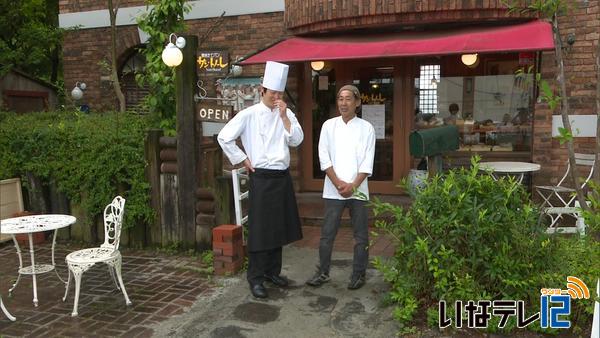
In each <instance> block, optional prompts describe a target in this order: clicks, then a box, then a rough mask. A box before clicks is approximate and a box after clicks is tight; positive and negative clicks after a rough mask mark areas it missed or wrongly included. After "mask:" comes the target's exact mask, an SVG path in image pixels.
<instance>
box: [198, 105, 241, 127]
mask: <svg viewBox="0 0 600 338" xmlns="http://www.w3.org/2000/svg"><path fill="white" fill-rule="evenodd" d="M196 109H197V111H198V120H199V121H203V122H220V123H227V121H229V119H231V117H232V115H233V107H232V106H223V105H220V104H210V103H199V104H198V105H197V106H196Z"/></svg>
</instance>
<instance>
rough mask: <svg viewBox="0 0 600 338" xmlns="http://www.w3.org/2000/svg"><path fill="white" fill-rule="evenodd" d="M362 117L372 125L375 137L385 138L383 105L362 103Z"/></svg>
mask: <svg viewBox="0 0 600 338" xmlns="http://www.w3.org/2000/svg"><path fill="white" fill-rule="evenodd" d="M362 118H363V119H364V120H365V121H368V122H370V123H371V124H372V125H373V128H375V137H376V138H377V139H384V138H385V105H383V104H363V106H362Z"/></svg>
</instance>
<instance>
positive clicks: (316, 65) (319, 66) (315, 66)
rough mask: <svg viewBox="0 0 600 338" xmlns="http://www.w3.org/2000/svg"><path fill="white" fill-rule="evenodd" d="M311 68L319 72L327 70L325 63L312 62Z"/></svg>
mask: <svg viewBox="0 0 600 338" xmlns="http://www.w3.org/2000/svg"><path fill="white" fill-rule="evenodd" d="M310 68H312V69H313V70H314V71H317V72H318V71H320V70H321V69H323V68H325V61H312V62H311V63H310Z"/></svg>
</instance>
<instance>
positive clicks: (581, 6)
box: [533, 0, 600, 185]
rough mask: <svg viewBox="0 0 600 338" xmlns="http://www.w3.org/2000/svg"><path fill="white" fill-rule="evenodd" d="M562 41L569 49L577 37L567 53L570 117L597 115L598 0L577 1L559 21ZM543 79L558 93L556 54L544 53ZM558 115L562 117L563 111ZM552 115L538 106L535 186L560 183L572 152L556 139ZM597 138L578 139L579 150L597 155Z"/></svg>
mask: <svg viewBox="0 0 600 338" xmlns="http://www.w3.org/2000/svg"><path fill="white" fill-rule="evenodd" d="M559 28H560V30H561V36H562V40H563V41H564V45H565V46H567V43H566V39H567V35H568V34H570V33H572V34H575V43H574V44H573V46H572V48H567V49H566V50H565V54H564V65H565V77H566V79H567V94H568V97H569V98H568V100H569V101H568V102H569V109H570V111H569V115H589V114H595V113H596V102H595V100H596V86H597V79H596V70H595V66H594V65H595V62H596V60H595V51H596V48H597V45H598V36H599V33H598V32H600V15H599V5H598V1H583V0H578V1H574V4H573V6H571V8H570V12H569V15H566V16H563V17H561V18H560V20H559ZM541 70H542V77H543V78H544V79H546V80H547V81H549V82H550V83H551V84H552V85H553V86H554V87H555V88H556V90H557V92H558V82H557V81H556V80H555V79H556V74H557V68H556V66H555V58H554V52H544V53H543V56H542V65H541ZM554 114H556V115H560V109H557V110H556V111H555V112H554ZM552 115H553V112H552V111H550V109H549V108H548V106H547V105H546V104H537V105H536V109H535V123H534V135H533V140H534V141H533V161H534V162H537V163H541V164H542V169H541V171H540V173H539V174H537V175H535V178H534V182H533V183H534V184H535V185H540V184H556V183H558V180H559V179H560V178H561V177H562V174H563V173H564V172H565V170H566V162H567V160H568V153H567V148H566V145H560V143H559V142H558V140H557V139H553V138H552ZM595 147H596V139H595V138H591V137H581V138H579V137H578V138H575V151H576V152H582V153H593V152H594V151H595Z"/></svg>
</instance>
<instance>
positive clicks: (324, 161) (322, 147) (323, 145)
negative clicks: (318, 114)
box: [319, 121, 333, 171]
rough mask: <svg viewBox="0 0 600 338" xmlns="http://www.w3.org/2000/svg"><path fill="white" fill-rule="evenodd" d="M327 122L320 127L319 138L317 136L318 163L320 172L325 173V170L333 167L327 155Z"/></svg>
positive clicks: (329, 156)
mask: <svg viewBox="0 0 600 338" xmlns="http://www.w3.org/2000/svg"><path fill="white" fill-rule="evenodd" d="M328 122H329V121H325V123H323V126H322V127H321V136H319V163H320V164H321V170H323V171H325V170H326V169H327V168H329V167H331V166H333V162H332V161H331V155H330V154H329V138H328V134H329V133H328V129H329V125H330V124H329V123H328Z"/></svg>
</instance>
